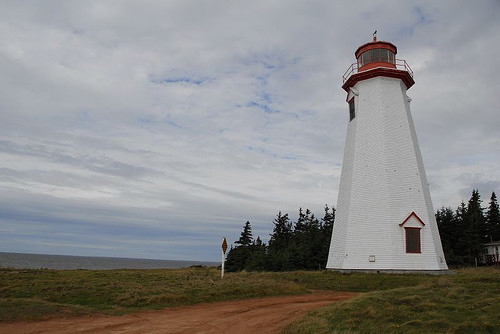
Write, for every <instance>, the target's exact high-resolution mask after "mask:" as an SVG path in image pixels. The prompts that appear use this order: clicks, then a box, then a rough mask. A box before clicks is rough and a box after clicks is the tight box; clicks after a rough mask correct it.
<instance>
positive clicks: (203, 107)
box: [0, 0, 500, 261]
mask: <svg viewBox="0 0 500 334" xmlns="http://www.w3.org/2000/svg"><path fill="white" fill-rule="evenodd" d="M499 18H500V2H499V1H496V0H492V1H488V0H484V1H483V0H478V1H465V0H464V1H435V0H432V1H412V2H406V1H405V2H403V1H397V0H394V1H368V0H367V1H351V2H349V3H348V4H347V2H341V1H326V0H325V1H310V0H308V1H291V0H287V1H284V0H282V1H270V0H256V1H217V0H214V1H204V0H197V1H191V0H170V1H103V0H97V1H66V0H65V1H48V2H47V1H46V2H39V1H15V0H13V1H2V3H1V4H0V40H1V43H0V251H4V252H28V253H46V254H68V255H87V256H119V257H138V258H158V259H175V260H204V261H217V260H219V258H220V243H221V238H222V236H227V237H228V241H230V242H233V241H234V240H236V239H237V238H238V237H239V234H240V232H241V230H242V227H243V224H244V223H245V221H247V220H249V221H250V222H251V224H252V227H253V232H254V236H257V235H260V236H261V237H262V239H263V240H264V241H267V240H268V239H269V233H271V231H272V221H273V219H274V218H275V216H276V214H277V213H278V211H280V210H281V211H282V212H288V213H290V216H291V217H292V218H294V217H296V215H297V214H296V212H297V210H298V208H299V207H303V208H309V209H311V210H312V211H313V212H314V213H316V215H317V216H321V215H322V211H323V207H324V205H325V204H328V205H330V206H331V205H336V201H337V194H338V185H339V178H340V170H341V166H342V157H343V149H344V142H345V134H346V127H347V121H348V108H347V104H346V102H345V92H344V91H343V90H342V88H341V85H342V75H343V74H344V72H345V70H346V69H347V68H348V66H349V65H350V64H351V63H352V62H354V51H355V50H356V48H357V47H358V46H359V45H361V44H363V43H366V42H368V41H370V40H371V37H372V32H373V31H374V30H375V29H377V30H378V38H379V40H386V41H390V42H393V43H394V44H396V45H397V47H398V58H401V59H405V60H406V61H407V62H408V63H409V65H410V66H411V67H412V69H413V71H414V73H415V82H416V84H415V85H414V86H413V87H412V88H411V89H410V90H409V92H408V95H409V96H410V97H411V98H412V99H413V101H412V104H411V108H412V114H413V117H414V121H415V126H416V130H417V134H418V137H419V142H420V148H421V151H422V155H423V158H424V164H425V166H426V171H427V176H428V179H429V183H430V187H431V194H432V197H433V203H434V207H435V209H437V208H439V207H441V206H451V207H453V208H456V207H457V206H458V205H459V204H460V202H461V201H462V200H465V201H467V200H468V199H469V197H470V193H471V190H472V189H473V188H478V189H479V190H480V193H481V195H482V196H483V201H484V205H485V206H486V205H487V203H488V200H489V197H490V195H491V192H492V191H496V192H499V191H500V168H499V166H500V131H499V129H500V110H499V107H498V106H499V105H500V85H499V83H498V79H499V77H500V62H499V61H498V55H499V54H500V19H499Z"/></svg>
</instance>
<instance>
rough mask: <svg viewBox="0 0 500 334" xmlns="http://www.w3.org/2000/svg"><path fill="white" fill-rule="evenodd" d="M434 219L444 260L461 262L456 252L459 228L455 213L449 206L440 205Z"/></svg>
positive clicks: (451, 262)
mask: <svg viewBox="0 0 500 334" xmlns="http://www.w3.org/2000/svg"><path fill="white" fill-rule="evenodd" d="M464 205H465V204H464ZM436 221H437V224H438V229H439V234H440V237H441V244H442V246H443V252H444V255H445V258H446V262H447V263H448V264H449V265H458V264H461V262H462V261H461V259H460V258H459V257H458V254H457V253H456V248H457V244H458V238H459V229H458V228H457V227H458V223H457V218H456V215H455V213H454V212H453V210H452V209H451V208H445V207H442V208H441V209H440V210H438V211H437V212H436Z"/></svg>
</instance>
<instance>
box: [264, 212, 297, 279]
mask: <svg viewBox="0 0 500 334" xmlns="http://www.w3.org/2000/svg"><path fill="white" fill-rule="evenodd" d="M292 240H293V232H292V223H291V222H290V219H289V218H288V213H285V214H284V215H282V214H281V211H280V212H279V213H278V216H277V217H276V218H275V219H274V228H273V234H271V239H270V240H269V247H268V253H267V261H266V265H267V269H268V270H272V271H285V270H292V267H291V264H290V249H291V243H292Z"/></svg>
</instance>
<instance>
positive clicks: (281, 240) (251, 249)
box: [226, 205, 335, 271]
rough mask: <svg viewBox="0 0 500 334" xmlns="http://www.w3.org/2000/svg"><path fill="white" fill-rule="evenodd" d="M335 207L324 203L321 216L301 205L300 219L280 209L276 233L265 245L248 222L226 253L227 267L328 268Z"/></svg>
mask: <svg viewBox="0 0 500 334" xmlns="http://www.w3.org/2000/svg"><path fill="white" fill-rule="evenodd" d="M334 220H335V208H333V207H332V208H331V209H330V208H329V207H328V205H325V209H324V215H323V217H322V218H321V219H318V218H316V216H315V215H314V214H313V213H312V212H311V211H310V210H309V209H306V210H305V211H304V210H302V208H300V209H299V216H298V218H297V221H295V222H291V221H290V218H289V217H288V213H285V214H282V213H281V211H280V212H279V213H278V215H277V216H276V218H275V219H274V221H273V223H274V227H273V233H272V234H271V238H270V240H269V244H268V245H266V244H264V243H263V242H262V240H261V239H260V237H257V239H255V240H254V239H253V236H252V226H251V224H250V222H248V221H247V222H246V223H245V225H244V226H243V231H242V232H241V235H240V238H239V239H238V241H236V242H235V244H236V246H235V247H233V246H231V249H230V250H229V252H228V254H227V261H226V269H227V271H240V270H247V271H261V270H267V271H289V270H300V269H304V270H318V269H322V268H325V266H326V261H327V259H328V251H329V246H330V238H331V235H332V229H333V223H334Z"/></svg>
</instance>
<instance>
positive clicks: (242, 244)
mask: <svg viewBox="0 0 500 334" xmlns="http://www.w3.org/2000/svg"><path fill="white" fill-rule="evenodd" d="M252 242H253V236H252V226H251V225H250V222H249V221H247V222H246V223H245V225H244V226H243V231H242V232H241V236H240V238H239V239H238V241H235V244H238V245H239V246H236V247H234V248H233V247H232V246H231V249H230V250H229V252H228V253H227V260H226V268H227V271H241V270H244V269H246V266H247V263H248V261H249V260H250V258H251V257H252V249H251V247H250V246H251V245H252Z"/></svg>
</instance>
